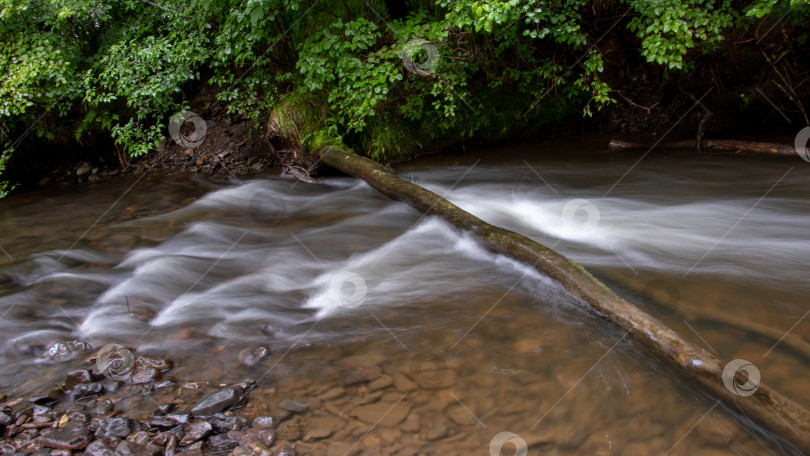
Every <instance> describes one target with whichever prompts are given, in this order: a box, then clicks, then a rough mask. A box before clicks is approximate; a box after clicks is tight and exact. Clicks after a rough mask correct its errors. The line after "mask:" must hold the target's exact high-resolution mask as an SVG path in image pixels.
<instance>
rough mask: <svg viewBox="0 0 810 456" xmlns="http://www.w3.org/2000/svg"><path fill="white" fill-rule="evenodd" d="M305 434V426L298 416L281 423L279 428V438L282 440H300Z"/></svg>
mask: <svg viewBox="0 0 810 456" xmlns="http://www.w3.org/2000/svg"><path fill="white" fill-rule="evenodd" d="M303 433H304V426H303V424H302V422H301V419H300V418H299V417H298V416H295V417H294V418H293V419H291V420H289V421H285V422H283V423H281V426H279V427H278V438H279V439H281V440H298V439H300V438H301V436H302V435H303Z"/></svg>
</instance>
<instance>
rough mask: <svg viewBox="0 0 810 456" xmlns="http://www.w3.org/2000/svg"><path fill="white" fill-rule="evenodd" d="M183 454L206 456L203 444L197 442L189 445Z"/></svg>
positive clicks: (186, 455)
mask: <svg viewBox="0 0 810 456" xmlns="http://www.w3.org/2000/svg"><path fill="white" fill-rule="evenodd" d="M181 454H183V456H204V453H203V442H197V443H193V444H191V445H189V447H188V449H187V450H186V451H184V452H183V453H181Z"/></svg>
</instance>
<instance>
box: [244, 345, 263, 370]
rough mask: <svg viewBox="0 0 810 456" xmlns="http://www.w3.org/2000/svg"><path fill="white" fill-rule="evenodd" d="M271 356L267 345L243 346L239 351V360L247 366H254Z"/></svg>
mask: <svg viewBox="0 0 810 456" xmlns="http://www.w3.org/2000/svg"><path fill="white" fill-rule="evenodd" d="M268 356H270V348H269V347H266V346H261V347H251V348H243V349H242V350H240V351H239V362H240V363H242V364H244V365H245V366H253V365H255V364H256V363H258V362H259V361H261V360H263V359H264V358H267V357H268Z"/></svg>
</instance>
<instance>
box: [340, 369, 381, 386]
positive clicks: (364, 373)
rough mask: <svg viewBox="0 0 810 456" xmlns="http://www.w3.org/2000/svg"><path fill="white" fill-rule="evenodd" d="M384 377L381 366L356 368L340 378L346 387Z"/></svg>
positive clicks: (345, 371) (344, 373)
mask: <svg viewBox="0 0 810 456" xmlns="http://www.w3.org/2000/svg"><path fill="white" fill-rule="evenodd" d="M380 375H382V371H381V370H380V367H379V366H376V365H371V366H355V367H351V368H349V369H347V370H344V371H343V372H341V373H340V378H341V380H343V384H344V385H346V386H351V385H355V384H357V383H363V382H370V381H372V380H374V379H376V378H377V377H379V376H380Z"/></svg>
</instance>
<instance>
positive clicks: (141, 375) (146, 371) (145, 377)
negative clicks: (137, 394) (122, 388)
mask: <svg viewBox="0 0 810 456" xmlns="http://www.w3.org/2000/svg"><path fill="white" fill-rule="evenodd" d="M130 379H131V380H132V383H134V384H136V385H142V384H144V383H150V382H154V381H156V380H160V370H158V369H155V368H154V367H147V366H143V365H139V366H136V367H135V369H133V370H132V374H131V377H130Z"/></svg>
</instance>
